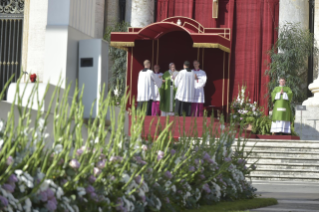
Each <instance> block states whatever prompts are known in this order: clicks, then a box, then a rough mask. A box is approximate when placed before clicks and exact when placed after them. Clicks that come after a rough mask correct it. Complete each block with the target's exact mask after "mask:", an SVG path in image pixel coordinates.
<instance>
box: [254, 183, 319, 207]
mask: <svg viewBox="0 0 319 212" xmlns="http://www.w3.org/2000/svg"><path fill="white" fill-rule="evenodd" d="M253 185H254V186H255V187H256V188H257V189H258V191H257V193H258V195H261V197H265V198H268V197H269V198H271V197H272V198H276V199H277V200H278V203H279V204H278V205H274V206H269V207H266V208H259V209H255V210H251V212H273V211H275V212H289V211H291V212H319V183H308V182H292V181H254V182H253Z"/></svg>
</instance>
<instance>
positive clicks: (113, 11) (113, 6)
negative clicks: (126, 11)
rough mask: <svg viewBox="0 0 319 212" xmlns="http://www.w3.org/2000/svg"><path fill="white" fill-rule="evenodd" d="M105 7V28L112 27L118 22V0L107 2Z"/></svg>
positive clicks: (108, 0)
mask: <svg viewBox="0 0 319 212" xmlns="http://www.w3.org/2000/svg"><path fill="white" fill-rule="evenodd" d="M105 6H106V9H105V11H106V14H105V27H107V26H114V25H115V24H116V23H117V22H118V21H119V16H120V15H119V14H120V2H119V0H107V1H106V2H105Z"/></svg>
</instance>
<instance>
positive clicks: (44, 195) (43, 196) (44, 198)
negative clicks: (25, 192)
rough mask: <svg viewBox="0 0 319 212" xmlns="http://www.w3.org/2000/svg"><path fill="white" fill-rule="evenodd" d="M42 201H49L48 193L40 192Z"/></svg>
mask: <svg viewBox="0 0 319 212" xmlns="http://www.w3.org/2000/svg"><path fill="white" fill-rule="evenodd" d="M40 199H41V201H42V202H46V201H48V195H47V192H46V191H42V192H40Z"/></svg>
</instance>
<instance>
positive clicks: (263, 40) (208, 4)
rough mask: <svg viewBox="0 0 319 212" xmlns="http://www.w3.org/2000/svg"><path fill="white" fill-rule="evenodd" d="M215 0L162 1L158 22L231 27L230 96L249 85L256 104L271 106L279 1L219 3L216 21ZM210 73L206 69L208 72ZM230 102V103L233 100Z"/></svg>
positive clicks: (159, 7)
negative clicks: (178, 18) (179, 18)
mask: <svg viewBox="0 0 319 212" xmlns="http://www.w3.org/2000/svg"><path fill="white" fill-rule="evenodd" d="M212 2H213V0H158V5H157V8H158V9H157V21H161V20H163V19H165V18H168V17H172V16H185V17H190V18H194V19H195V20H196V21H198V22H199V23H201V24H202V25H203V26H204V27H206V28H230V29H231V32H232V35H231V36H232V42H231V50H232V52H231V59H230V60H231V71H230V76H231V78H230V79H231V80H230V83H231V86H230V97H231V98H232V99H233V98H235V97H236V96H237V92H238V85H241V84H245V85H246V86H247V91H248V92H249V97H250V98H251V100H252V101H258V102H259V104H260V105H261V106H264V108H265V113H268V107H267V102H268V101H267V97H266V94H267V83H268V82H269V78H268V77H267V76H265V70H266V69H267V64H269V62H270V58H269V55H268V51H269V50H270V49H271V47H272V45H273V44H274V43H275V42H276V40H277V36H278V34H277V30H276V28H277V27H278V20H279V0H219V15H218V18H217V19H214V18H212ZM208 71H209V70H206V72H208ZM232 99H230V100H229V101H231V100H232Z"/></svg>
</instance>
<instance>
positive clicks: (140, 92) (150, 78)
mask: <svg viewBox="0 0 319 212" xmlns="http://www.w3.org/2000/svg"><path fill="white" fill-rule="evenodd" d="M161 85H162V79H160V78H159V77H158V76H157V75H156V74H155V73H154V72H153V71H152V70H150V69H143V70H141V71H140V73H139V74H138V82H137V101H138V102H147V101H150V100H153V99H155V86H157V87H161Z"/></svg>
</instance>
